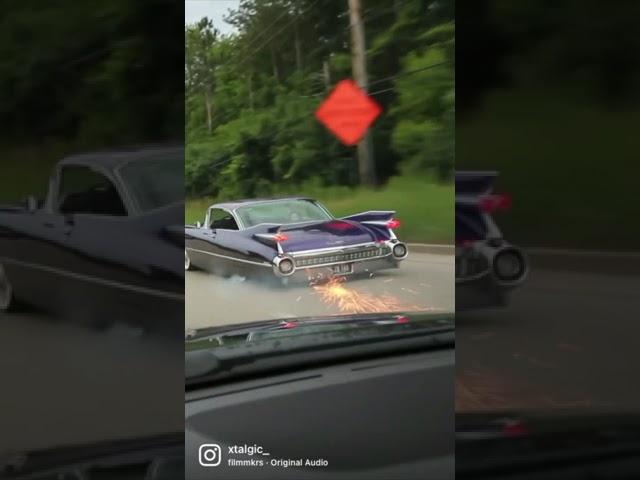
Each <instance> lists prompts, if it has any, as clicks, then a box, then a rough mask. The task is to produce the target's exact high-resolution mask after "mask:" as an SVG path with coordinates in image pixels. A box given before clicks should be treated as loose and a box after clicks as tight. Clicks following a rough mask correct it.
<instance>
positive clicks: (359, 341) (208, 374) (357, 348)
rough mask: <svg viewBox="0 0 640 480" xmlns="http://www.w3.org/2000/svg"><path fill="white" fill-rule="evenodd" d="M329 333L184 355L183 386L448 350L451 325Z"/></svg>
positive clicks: (451, 340)
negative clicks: (377, 332) (342, 334)
mask: <svg viewBox="0 0 640 480" xmlns="http://www.w3.org/2000/svg"><path fill="white" fill-rule="evenodd" d="M330 335H331V334H330V333H327V334H314V335H310V337H311V338H309V339H304V340H306V341H300V339H299V338H295V337H286V338H280V339H278V338H276V339H268V340H263V341H260V342H256V343H252V344H242V345H236V346H233V347H229V348H217V349H201V350H192V351H188V352H186V354H185V376H186V378H187V385H190V384H194V383H200V382H201V381H203V380H204V381H209V380H211V379H214V378H216V379H219V378H224V377H231V376H233V377H235V376H239V375H242V374H255V373H258V372H262V371H267V370H274V369H280V368H297V367H301V366H304V365H307V364H315V365H318V364H320V363H321V362H327V361H329V362H335V361H338V360H339V359H341V358H357V357H366V356H369V357H371V356H384V355H388V354H393V353H396V352H399V351H420V350H425V349H431V348H452V347H453V346H454V344H455V330H454V327H453V325H445V326H442V327H440V328H436V327H432V328H430V329H423V330H405V331H399V332H390V333H387V334H386V335H377V336H371V335H364V334H361V332H360V331H358V330H356V331H355V332H351V333H350V334H349V335H348V336H345V337H344V338H330Z"/></svg>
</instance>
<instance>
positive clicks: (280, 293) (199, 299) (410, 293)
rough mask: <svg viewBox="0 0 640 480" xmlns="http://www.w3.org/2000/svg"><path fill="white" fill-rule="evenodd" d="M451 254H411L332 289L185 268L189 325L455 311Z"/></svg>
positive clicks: (191, 326)
mask: <svg viewBox="0 0 640 480" xmlns="http://www.w3.org/2000/svg"><path fill="white" fill-rule="evenodd" d="M453 276H454V256H453V255H446V254H445V255H439V254H430V253H417V252H411V253H410V254H409V257H407V259H406V260H404V261H403V262H402V264H401V265H400V268H398V269H390V270H381V271H379V272H377V273H375V274H374V275H373V276H372V277H370V278H358V279H353V280H349V281H347V282H345V283H344V284H340V285H339V286H337V287H335V288H331V287H325V288H323V287H320V288H313V287H311V286H308V285H298V286H288V287H281V286H277V285H271V284H264V283H258V282H256V281H252V280H251V279H246V278H239V277H232V278H222V277H218V276H215V275H212V274H209V273H205V272H200V271H196V272H187V276H186V318H185V323H186V327H187V328H199V327H208V326H217V325H227V324H236V323H244V322H249V321H254V320H265V319H275V318H295V317H303V316H315V315H336V314H341V313H343V314H344V313H356V312H357V311H375V310H376V309H380V311H392V310H393V311H400V310H434V311H453V309H454V305H455V296H454V289H453V278H454V277H453Z"/></svg>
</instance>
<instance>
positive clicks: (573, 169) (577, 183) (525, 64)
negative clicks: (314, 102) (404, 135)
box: [455, 0, 640, 412]
mask: <svg viewBox="0 0 640 480" xmlns="http://www.w3.org/2000/svg"><path fill="white" fill-rule="evenodd" d="M639 15H640V4H638V3H637V2H632V1H618V2H600V1H595V0H585V1H572V0H562V1H540V2H527V1H502V0H479V1H472V2H471V1H470V2H458V6H457V11H456V22H457V26H458V28H457V41H456V43H457V50H456V57H457V58H456V65H457V79H458V83H457V99H458V105H457V118H456V162H455V165H456V169H457V170H496V171H498V172H499V177H498V183H497V187H496V191H498V192H502V193H509V194H511V195H512V198H513V206H512V208H511V210H510V211H509V212H507V213H501V214H498V215H496V220H497V223H498V224H499V225H500V227H501V228H502V229H503V233H504V235H505V238H506V239H507V240H509V241H511V242H513V243H515V244H517V245H520V246H522V247H523V248H524V249H525V251H527V252H528V254H529V258H530V263H531V272H530V276H529V279H528V280H527V282H526V283H525V285H524V286H523V287H522V288H521V289H519V290H518V291H517V292H514V295H513V298H512V302H511V303H510V304H509V305H508V306H507V307H506V308H503V309H493V310H484V311H476V312H467V313H462V314H458V315H457V334H458V335H457V337H458V338H457V348H456V365H457V372H458V376H459V378H458V380H459V395H458V401H459V409H460V410H462V411H464V410H490V411H498V410H504V409H515V410H525V411H527V410H537V409H546V408H563V407H564V408H568V409H570V410H571V409H575V408H578V407H586V408H593V409H603V410H605V411H608V412H612V411H619V410H621V409H632V410H637V409H638V408H639V407H640V391H638V389H637V383H636V382H635V380H634V379H635V378H637V377H638V374H639V370H638V365H640V362H639V361H638V360H640V359H639V358H638V349H637V338H638V336H639V335H640V330H639V328H638V323H637V321H636V319H637V318H638V312H639V311H640V304H639V303H638V298H637V286H638V274H639V273H640V268H639V267H640V264H639V262H638V260H639V256H638V249H639V247H640V243H639V242H638V233H639V232H638V222H637V218H638V214H639V213H640V209H639V207H638V202H637V192H638V188H637V185H638V178H640V177H639V175H640V163H639V162H638V160H637V158H636V157H637V155H638V151H640V137H639V136H638V135H637V132H636V130H637V125H638V123H639V122H640V36H638V32H637V26H636V24H635V23H636V20H637V18H639Z"/></svg>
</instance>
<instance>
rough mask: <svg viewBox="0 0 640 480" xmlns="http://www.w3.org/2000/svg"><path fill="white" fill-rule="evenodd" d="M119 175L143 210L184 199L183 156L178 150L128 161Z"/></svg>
mask: <svg viewBox="0 0 640 480" xmlns="http://www.w3.org/2000/svg"><path fill="white" fill-rule="evenodd" d="M120 176H121V177H122V181H123V182H124V183H125V184H126V186H127V190H128V191H129V193H130V194H131V196H132V197H133V199H134V201H135V202H136V204H137V205H138V208H139V209H140V210H141V211H143V212H148V211H150V210H154V209H156V208H160V207H164V206H166V205H171V204H172V203H176V202H181V201H183V200H184V160H183V158H182V157H181V156H180V155H178V154H175V155H170V156H166V157H161V156H155V157H153V158H149V159H145V160H135V161H131V162H129V163H127V164H126V165H124V166H123V167H121V168H120Z"/></svg>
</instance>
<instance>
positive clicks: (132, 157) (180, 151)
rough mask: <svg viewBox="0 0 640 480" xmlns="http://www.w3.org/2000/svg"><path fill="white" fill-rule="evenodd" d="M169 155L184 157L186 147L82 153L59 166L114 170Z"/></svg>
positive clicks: (141, 147) (160, 146)
mask: <svg viewBox="0 0 640 480" xmlns="http://www.w3.org/2000/svg"><path fill="white" fill-rule="evenodd" d="M167 154H172V155H180V156H182V157H184V147H181V146H175V145H171V146H169V145H166V146H162V145H157V146H140V147H126V148H123V149H118V150H115V149H114V150H107V151H102V152H90V153H80V154H76V155H70V156H68V157H65V158H63V159H62V160H61V161H60V162H59V164H58V165H61V166H64V165H76V166H78V165H82V166H89V167H102V168H105V169H107V170H114V169H116V168H118V167H120V166H121V165H123V164H125V163H128V162H132V161H139V160H146V159H149V158H154V157H156V158H159V159H161V158H166V157H167Z"/></svg>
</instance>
